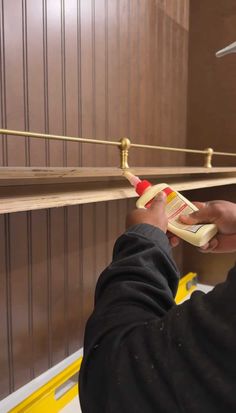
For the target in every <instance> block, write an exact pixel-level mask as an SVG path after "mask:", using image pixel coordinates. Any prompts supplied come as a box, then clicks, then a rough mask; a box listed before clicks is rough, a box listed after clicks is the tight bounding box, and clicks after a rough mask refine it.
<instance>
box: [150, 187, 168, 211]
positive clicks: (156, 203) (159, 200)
mask: <svg viewBox="0 0 236 413" xmlns="http://www.w3.org/2000/svg"><path fill="white" fill-rule="evenodd" d="M165 205H166V194H165V193H164V192H162V191H161V192H159V193H158V194H157V196H155V198H154V199H153V201H152V203H151V206H150V210H156V209H160V208H161V209H162V210H163V211H164V209H165Z"/></svg>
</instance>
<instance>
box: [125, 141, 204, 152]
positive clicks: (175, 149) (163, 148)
mask: <svg viewBox="0 0 236 413" xmlns="http://www.w3.org/2000/svg"><path fill="white" fill-rule="evenodd" d="M131 147H132V148H144V149H145V148H146V149H160V150H163V151H165V150H166V151H174V152H190V153H204V154H206V151H205V150H200V149H199V150H198V149H184V148H173V147H170V146H154V145H141V144H138V143H132V144H131Z"/></svg>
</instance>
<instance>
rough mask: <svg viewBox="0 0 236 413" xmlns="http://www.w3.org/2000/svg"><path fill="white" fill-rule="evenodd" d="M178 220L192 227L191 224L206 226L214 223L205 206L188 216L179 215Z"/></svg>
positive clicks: (208, 208)
mask: <svg viewBox="0 0 236 413" xmlns="http://www.w3.org/2000/svg"><path fill="white" fill-rule="evenodd" d="M179 219H180V221H181V222H183V223H184V224H188V225H193V224H208V223H211V222H213V221H214V217H213V216H212V213H211V210H210V207H208V206H206V207H204V208H201V209H199V211H194V212H192V213H191V214H189V215H184V214H182V215H180V216H179Z"/></svg>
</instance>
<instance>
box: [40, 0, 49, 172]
mask: <svg viewBox="0 0 236 413" xmlns="http://www.w3.org/2000/svg"><path fill="white" fill-rule="evenodd" d="M42 2H43V71H44V130H45V132H46V133H49V109H48V45H47V0H42ZM45 153H46V166H49V165H50V153H49V141H48V140H45Z"/></svg>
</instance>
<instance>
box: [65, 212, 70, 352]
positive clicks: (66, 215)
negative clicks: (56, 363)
mask: <svg viewBox="0 0 236 413" xmlns="http://www.w3.org/2000/svg"><path fill="white" fill-rule="evenodd" d="M68 236H69V234H68V208H67V207H64V257H65V259H64V317H65V338H66V340H65V357H68V356H69V325H68V322H69V316H68V307H69V303H68V293H69V282H68V254H69V248H68Z"/></svg>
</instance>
